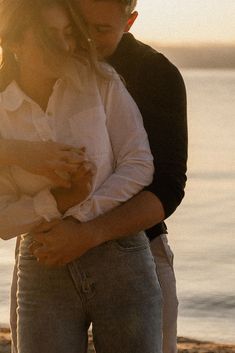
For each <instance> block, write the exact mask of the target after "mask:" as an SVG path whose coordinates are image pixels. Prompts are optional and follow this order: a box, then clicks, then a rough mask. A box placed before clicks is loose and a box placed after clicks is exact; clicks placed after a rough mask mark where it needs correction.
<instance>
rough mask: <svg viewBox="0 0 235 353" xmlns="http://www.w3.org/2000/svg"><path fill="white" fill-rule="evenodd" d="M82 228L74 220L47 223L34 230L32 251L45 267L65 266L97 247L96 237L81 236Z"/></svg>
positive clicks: (83, 234) (80, 224)
mask: <svg viewBox="0 0 235 353" xmlns="http://www.w3.org/2000/svg"><path fill="white" fill-rule="evenodd" d="M81 227H82V223H79V222H78V221H76V220H75V219H73V218H68V219H65V220H62V221H61V220H55V221H52V222H49V223H47V222H45V223H43V224H41V225H39V226H38V227H37V228H35V229H34V231H33V234H32V235H33V238H34V240H35V241H34V242H33V244H32V245H31V246H30V250H31V252H32V254H33V255H34V256H35V257H36V258H37V259H38V261H39V262H41V263H43V264H45V265H48V266H62V265H65V264H67V263H69V262H71V261H73V260H75V259H76V258H78V257H80V256H82V255H83V254H85V253H86V252H87V251H88V250H89V249H91V248H93V247H95V246H96V245H97V244H96V243H95V237H94V236H89V235H88V234H85V233H84V232H81V233H82V234H81V235H79V231H80V228H81Z"/></svg>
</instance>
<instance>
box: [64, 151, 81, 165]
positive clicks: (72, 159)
mask: <svg viewBox="0 0 235 353" xmlns="http://www.w3.org/2000/svg"><path fill="white" fill-rule="evenodd" d="M61 159H62V160H63V161H66V162H68V163H81V162H82V161H83V160H84V153H82V152H81V153H77V152H75V151H69V152H63V155H62V156H61Z"/></svg>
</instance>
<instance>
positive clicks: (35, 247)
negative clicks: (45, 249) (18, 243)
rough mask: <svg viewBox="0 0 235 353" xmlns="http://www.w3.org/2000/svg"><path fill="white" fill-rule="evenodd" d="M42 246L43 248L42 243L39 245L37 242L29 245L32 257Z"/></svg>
mask: <svg viewBox="0 0 235 353" xmlns="http://www.w3.org/2000/svg"><path fill="white" fill-rule="evenodd" d="M41 246H42V244H41V243H38V242H37V241H33V242H32V243H31V244H30V245H29V247H28V249H29V251H30V253H31V254H32V255H34V253H35V251H36V250H37V249H38V248H40V247H41Z"/></svg>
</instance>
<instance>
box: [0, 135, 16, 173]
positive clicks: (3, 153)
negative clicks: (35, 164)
mask: <svg viewBox="0 0 235 353" xmlns="http://www.w3.org/2000/svg"><path fill="white" fill-rule="evenodd" d="M15 163H16V156H15V155H14V146H13V141H12V140H6V139H2V138H0V166H8V165H12V164H15Z"/></svg>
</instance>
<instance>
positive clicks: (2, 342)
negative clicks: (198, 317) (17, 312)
mask: <svg viewBox="0 0 235 353" xmlns="http://www.w3.org/2000/svg"><path fill="white" fill-rule="evenodd" d="M92 342H93V341H92V335H91V333H89V347H88V352H87V353H95V350H94V347H93V343H92ZM10 352H11V342H10V332H9V329H8V328H0V353H10ZM120 353H124V352H120ZM133 353H134V352H133ZM178 353H235V345H227V344H216V343H213V342H202V341H198V340H194V339H190V338H186V337H178Z"/></svg>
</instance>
